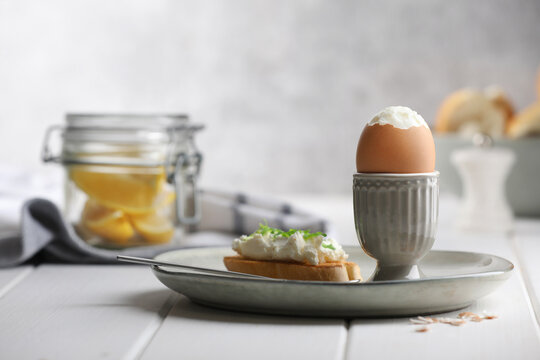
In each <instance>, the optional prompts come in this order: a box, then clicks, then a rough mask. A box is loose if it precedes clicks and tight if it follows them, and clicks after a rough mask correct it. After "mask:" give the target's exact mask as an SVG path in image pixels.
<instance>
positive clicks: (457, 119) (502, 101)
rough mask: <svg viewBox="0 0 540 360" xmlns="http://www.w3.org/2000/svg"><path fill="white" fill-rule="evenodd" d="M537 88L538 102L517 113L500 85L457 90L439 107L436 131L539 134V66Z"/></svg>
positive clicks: (466, 133) (516, 137) (515, 134)
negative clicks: (482, 88)
mask: <svg viewBox="0 0 540 360" xmlns="http://www.w3.org/2000/svg"><path fill="white" fill-rule="evenodd" d="M536 90H537V100H536V102H535V103H533V104H531V105H530V106H528V107H527V108H525V109H523V110H522V111H519V112H518V113H515V111H514V106H513V105H512V102H511V101H510V99H509V98H508V95H507V94H506V93H505V92H504V91H503V90H502V89H501V88H500V87H498V86H490V87H487V88H485V89H484V90H482V91H479V90H474V89H461V90H458V91H455V92H454V93H452V94H450V95H449V96H448V97H447V98H446V99H444V100H443V102H442V104H441V106H440V107H439V111H438V113H437V118H436V120H435V130H436V131H437V132H438V133H441V134H444V133H457V134H462V135H473V134H474V133H478V132H480V133H484V134H487V135H489V136H491V137H493V138H500V137H503V136H506V137H509V138H511V139H518V138H523V137H529V136H540V68H539V69H538V73H537V75H536Z"/></svg>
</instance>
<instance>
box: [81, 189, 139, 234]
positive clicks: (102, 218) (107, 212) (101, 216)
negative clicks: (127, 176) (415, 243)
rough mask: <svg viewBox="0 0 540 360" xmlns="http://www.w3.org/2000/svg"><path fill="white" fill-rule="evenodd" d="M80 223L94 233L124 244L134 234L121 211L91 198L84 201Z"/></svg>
mask: <svg viewBox="0 0 540 360" xmlns="http://www.w3.org/2000/svg"><path fill="white" fill-rule="evenodd" d="M81 223H82V224H83V225H84V226H85V227H86V228H87V229H88V230H90V231H91V232H93V233H94V234H96V235H98V236H101V237H102V238H104V239H105V240H108V241H110V242H113V243H116V244H126V243H127V242H128V241H129V239H131V238H132V237H133V236H134V235H135V231H134V230H133V226H132V225H131V223H130V222H129V219H128V218H127V216H126V215H125V214H124V213H123V212H122V211H120V210H114V209H109V208H106V207H104V206H102V205H100V204H99V203H97V202H96V201H94V200H91V199H90V200H87V201H86V204H85V206H84V210H83V212H82V215H81Z"/></svg>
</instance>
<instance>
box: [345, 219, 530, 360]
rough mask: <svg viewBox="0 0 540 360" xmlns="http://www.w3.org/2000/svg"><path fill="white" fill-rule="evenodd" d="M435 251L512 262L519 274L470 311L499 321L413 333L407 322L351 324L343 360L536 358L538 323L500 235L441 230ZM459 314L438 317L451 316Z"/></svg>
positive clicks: (358, 322)
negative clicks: (484, 255) (470, 253)
mask: <svg viewBox="0 0 540 360" xmlns="http://www.w3.org/2000/svg"><path fill="white" fill-rule="evenodd" d="M435 248H444V249H454V250H464V251H476V252H487V253H492V254H495V255H500V256H503V257H505V258H508V259H510V260H511V261H513V262H514V264H515V265H516V266H517V267H518V269H516V270H515V271H514V274H513V275H512V277H511V278H510V279H509V280H508V281H507V282H506V283H505V284H504V285H503V286H502V287H501V288H500V289H498V290H497V291H495V292H494V293H492V294H490V295H489V296H486V297H484V298H482V299H480V300H479V301H477V302H476V303H475V304H473V305H472V306H471V307H470V308H469V309H468V310H469V311H473V312H477V313H478V312H482V311H483V310H486V311H488V312H492V313H495V314H496V315H498V316H499V318H498V319H496V320H491V321H484V322H481V323H469V324H466V325H464V326H462V327H453V326H450V325H444V324H439V325H434V326H432V327H431V329H430V331H429V332H427V333H417V332H415V327H414V326H412V325H410V324H409V322H408V319H392V320H361V319H359V320H354V321H352V322H351V327H350V332H349V338H348V349H347V358H348V359H358V358H381V359H385V358H393V357H394V358H395V357H400V358H404V359H415V360H416V359H417V360H421V359H433V358H437V359H509V358H511V359H539V358H540V341H539V334H538V329H537V324H536V322H535V321H534V318H533V316H532V313H531V308H530V306H529V300H528V297H527V294H526V292H525V289H524V286H523V281H522V279H521V274H520V272H519V264H517V262H516V257H515V256H514V254H513V251H512V248H511V244H510V241H509V240H508V238H507V237H506V236H503V235H501V234H460V233H458V232H456V231H454V230H453V229H452V228H451V227H450V226H449V225H447V226H445V227H443V228H442V229H439V235H438V238H437V243H436V245H435ZM458 313H459V311H458V312H453V313H448V314H444V315H439V316H450V317H455V316H456V315H457V314H458ZM389 339H391V340H389ZM389 342H391V346H389V345H390V343H389Z"/></svg>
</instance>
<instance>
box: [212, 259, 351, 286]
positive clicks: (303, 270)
mask: <svg viewBox="0 0 540 360" xmlns="http://www.w3.org/2000/svg"><path fill="white" fill-rule="evenodd" d="M223 263H224V264H225V267H227V269H228V270H230V271H236V272H241V273H246V274H252V275H260V276H266V277H271V278H275V279H287V280H307V281H349V280H362V276H361V274H360V267H359V266H358V265H357V264H355V263H353V262H350V261H347V262H330V263H324V264H319V265H307V264H300V263H294V262H284V261H264V260H251V259H247V258H244V257H242V256H226V257H224V258H223Z"/></svg>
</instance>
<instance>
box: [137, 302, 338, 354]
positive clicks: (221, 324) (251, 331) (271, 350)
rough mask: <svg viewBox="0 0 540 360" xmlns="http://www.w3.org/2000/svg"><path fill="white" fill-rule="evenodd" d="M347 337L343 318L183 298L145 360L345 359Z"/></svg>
mask: <svg viewBox="0 0 540 360" xmlns="http://www.w3.org/2000/svg"><path fill="white" fill-rule="evenodd" d="M239 296H241V294H239ZM346 334H347V330H346V327H345V322H344V321H343V320H338V319H307V318H294V317H277V316H264V315H253V314H243V313H236V312H229V311H222V310H215V309H210V308H206V307H203V306H199V305H196V304H193V303H191V302H190V301H189V300H188V299H187V298H182V299H181V300H180V301H179V302H178V303H177V304H176V306H175V308H174V309H173V310H172V311H171V313H170V314H169V316H167V318H166V319H165V322H164V323H163V325H162V327H161V328H160V329H159V331H158V333H157V334H156V336H155V337H154V340H153V341H152V343H151V344H150V346H149V347H148V348H147V350H146V351H145V353H144V355H143V357H142V358H143V359H191V360H196V359H213V358H215V359H235V360H242V359H249V360H253V359H257V360H265V359H271V360H276V359H284V358H286V359H325V360H333V359H336V360H337V359H340V360H341V359H342V358H343V355H344V354H343V350H344V344H345V340H346Z"/></svg>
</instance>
